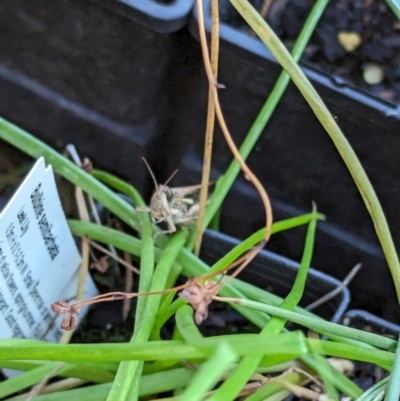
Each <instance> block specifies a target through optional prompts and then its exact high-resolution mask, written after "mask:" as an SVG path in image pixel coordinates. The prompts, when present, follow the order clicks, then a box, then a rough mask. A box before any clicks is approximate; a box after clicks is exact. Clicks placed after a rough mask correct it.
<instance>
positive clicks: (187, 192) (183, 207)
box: [137, 158, 201, 238]
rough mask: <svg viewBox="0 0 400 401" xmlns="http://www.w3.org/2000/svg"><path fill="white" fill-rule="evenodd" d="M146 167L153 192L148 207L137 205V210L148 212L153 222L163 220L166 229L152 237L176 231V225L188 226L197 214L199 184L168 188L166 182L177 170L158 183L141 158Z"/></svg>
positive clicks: (156, 222)
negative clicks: (162, 182) (152, 183)
mask: <svg viewBox="0 0 400 401" xmlns="http://www.w3.org/2000/svg"><path fill="white" fill-rule="evenodd" d="M143 161H144V163H145V164H146V167H147V169H148V170H149V173H150V175H151V177H152V179H153V182H154V186H155V189H156V190H155V192H154V194H153V196H152V197H151V200H150V207H138V208H137V211H139V212H148V213H150V216H151V220H152V222H153V223H154V224H158V223H161V222H165V223H166V224H167V226H168V230H165V231H160V232H157V233H156V234H155V235H154V238H156V237H157V235H160V234H172V233H174V232H175V231H176V225H179V226H181V227H182V228H186V227H188V226H189V225H190V224H191V223H192V222H193V221H194V220H196V219H197V217H198V214H199V203H198V200H199V196H200V189H201V185H192V186H187V187H177V188H170V187H168V186H167V184H168V183H169V182H170V181H171V180H172V178H173V177H174V176H175V174H176V173H177V172H178V170H175V171H174V172H173V173H172V175H171V176H170V177H169V178H168V180H167V181H166V182H165V184H163V185H158V184H157V181H156V179H155V177H154V174H153V172H152V170H151V168H150V166H149V165H148V163H147V161H146V160H145V159H144V158H143Z"/></svg>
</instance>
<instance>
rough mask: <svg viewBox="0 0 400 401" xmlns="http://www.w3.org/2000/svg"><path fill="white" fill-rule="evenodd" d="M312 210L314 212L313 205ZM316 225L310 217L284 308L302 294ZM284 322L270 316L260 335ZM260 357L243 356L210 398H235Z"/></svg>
mask: <svg viewBox="0 0 400 401" xmlns="http://www.w3.org/2000/svg"><path fill="white" fill-rule="evenodd" d="M313 212H315V207H314V210H313ZM316 226H317V220H316V219H315V218H314V219H311V221H310V223H309V225H308V229H307V235H306V241H305V247H304V253H303V257H302V260H301V263H300V268H299V271H298V273H297V276H296V279H295V282H294V284H293V287H292V289H291V291H290V293H289V295H288V296H287V297H286V299H285V300H284V301H283V302H282V305H281V307H282V308H284V309H289V310H292V309H294V308H295V307H296V305H297V304H298V303H299V301H300V299H301V297H302V295H303V291H304V287H305V283H306V279H307V273H308V269H309V266H310V263H311V257H312V253H313V247H314V240H315V230H316ZM285 323H286V321H285V320H283V319H279V318H272V319H271V320H270V321H269V322H268V323H267V324H266V326H265V327H264V329H263V330H262V331H261V333H260V336H263V335H266V334H271V333H279V332H281V330H282V329H283V327H284V325H285ZM262 358H263V355H260V356H257V357H245V358H243V359H242V360H241V361H240V363H239V364H238V366H237V367H236V369H235V371H234V372H233V373H232V375H231V376H230V377H229V378H228V380H226V381H225V382H224V383H223V384H222V385H221V386H220V387H219V388H218V390H217V391H216V392H215V393H214V394H213V395H212V396H211V398H210V400H212V401H228V400H233V399H235V398H236V397H237V395H238V394H239V392H240V390H241V389H242V388H243V387H244V386H245V385H246V383H247V382H248V380H249V379H250V377H251V375H252V374H253V373H254V372H255V370H256V368H257V366H258V365H259V364H260V362H261V360H262Z"/></svg>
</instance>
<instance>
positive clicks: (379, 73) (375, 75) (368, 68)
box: [363, 63, 385, 85]
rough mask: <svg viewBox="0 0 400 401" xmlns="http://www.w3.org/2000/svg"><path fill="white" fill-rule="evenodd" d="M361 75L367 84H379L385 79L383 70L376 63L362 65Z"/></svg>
mask: <svg viewBox="0 0 400 401" xmlns="http://www.w3.org/2000/svg"><path fill="white" fill-rule="evenodd" d="M363 77H364V81H365V82H366V83H367V84H369V85H376V84H380V83H381V82H382V81H383V80H384V79H385V71H384V70H383V68H382V67H381V66H380V65H378V64H374V63H368V64H366V65H365V66H364V72H363Z"/></svg>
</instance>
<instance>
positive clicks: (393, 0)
mask: <svg viewBox="0 0 400 401" xmlns="http://www.w3.org/2000/svg"><path fill="white" fill-rule="evenodd" d="M386 4H387V5H388V6H389V7H390V9H391V10H392V11H393V14H394V15H395V16H396V17H397V18H398V19H399V20H400V3H399V0H386Z"/></svg>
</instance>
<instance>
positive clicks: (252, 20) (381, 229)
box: [230, 0, 400, 300]
mask: <svg viewBox="0 0 400 401" xmlns="http://www.w3.org/2000/svg"><path fill="white" fill-rule="evenodd" d="M230 2H231V3H232V5H233V6H234V7H235V9H236V10H237V11H238V12H239V14H240V15H241V16H242V17H243V18H244V19H245V21H246V22H247V23H248V24H249V25H250V26H251V28H252V29H253V30H254V31H255V32H256V34H257V35H258V36H259V38H260V39H261V40H262V41H263V42H264V44H265V45H266V46H267V47H268V49H269V50H270V52H271V53H272V55H273V56H274V57H275V58H276V60H277V61H278V62H279V64H281V65H282V66H283V67H284V68H285V70H286V71H287V73H288V74H289V75H290V77H291V78H292V80H293V82H294V83H295V85H296V86H297V88H298V89H299V91H300V92H301V94H302V95H303V97H304V99H305V100H306V101H307V102H308V104H309V105H310V107H311V109H312V110H313V112H314V113H315V115H316V117H317V118H318V120H319V121H320V123H321V124H322V126H323V127H324V128H325V130H326V132H327V133H328V134H329V136H330V138H331V140H332V142H333V143H334V145H335V147H336V149H337V151H338V152H339V154H340V156H341V157H342V159H343V161H344V163H345V164H346V166H347V168H348V170H349V172H350V174H351V176H352V177H353V180H354V182H355V183H356V185H357V188H358V190H359V191H360V194H361V196H362V198H363V200H364V203H365V206H366V208H367V210H368V212H369V213H370V215H371V218H372V221H373V223H374V227H375V231H376V234H377V236H378V238H379V241H380V243H381V246H382V249H383V252H384V254H385V257H386V260H387V263H388V265H389V269H390V272H391V274H392V277H393V281H394V285H395V288H396V293H397V297H398V299H399V300H400V262H399V259H398V256H397V252H396V247H395V245H394V243H393V239H392V236H391V233H390V229H389V226H388V223H387V221H386V217H385V214H384V212H383V210H382V207H381V205H380V202H379V200H378V197H377V195H376V193H375V190H374V188H373V186H372V184H371V182H370V181H369V179H368V176H367V174H366V172H365V171H364V169H363V167H362V165H361V163H360V161H359V160H358V157H357V155H356V153H355V152H354V150H353V148H352V147H351V145H350V143H349V142H348V140H347V139H346V137H345V136H344V135H343V133H342V131H341V129H340V128H339V126H338V124H337V122H336V120H335V118H334V117H333V116H332V114H331V113H330V112H329V110H328V109H327V107H326V106H325V104H324V102H323V100H322V99H321V97H320V96H319V95H318V93H317V92H316V90H315V89H314V88H313V86H312V85H311V83H310V82H309V80H308V79H307V77H306V76H305V75H304V73H303V72H302V70H301V69H300V68H299V66H298V65H297V64H296V62H295V61H294V60H293V59H292V57H291V56H290V54H289V52H288V51H287V50H286V48H285V46H284V45H283V44H282V42H281V41H280V40H279V38H278V37H277V36H276V35H275V33H274V32H273V30H272V29H271V28H270V27H269V25H268V24H267V23H266V22H265V21H264V20H263V19H262V18H261V17H260V16H259V14H258V12H257V10H255V9H254V8H253V7H252V5H251V4H250V3H249V2H248V1H247V0H230Z"/></svg>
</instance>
